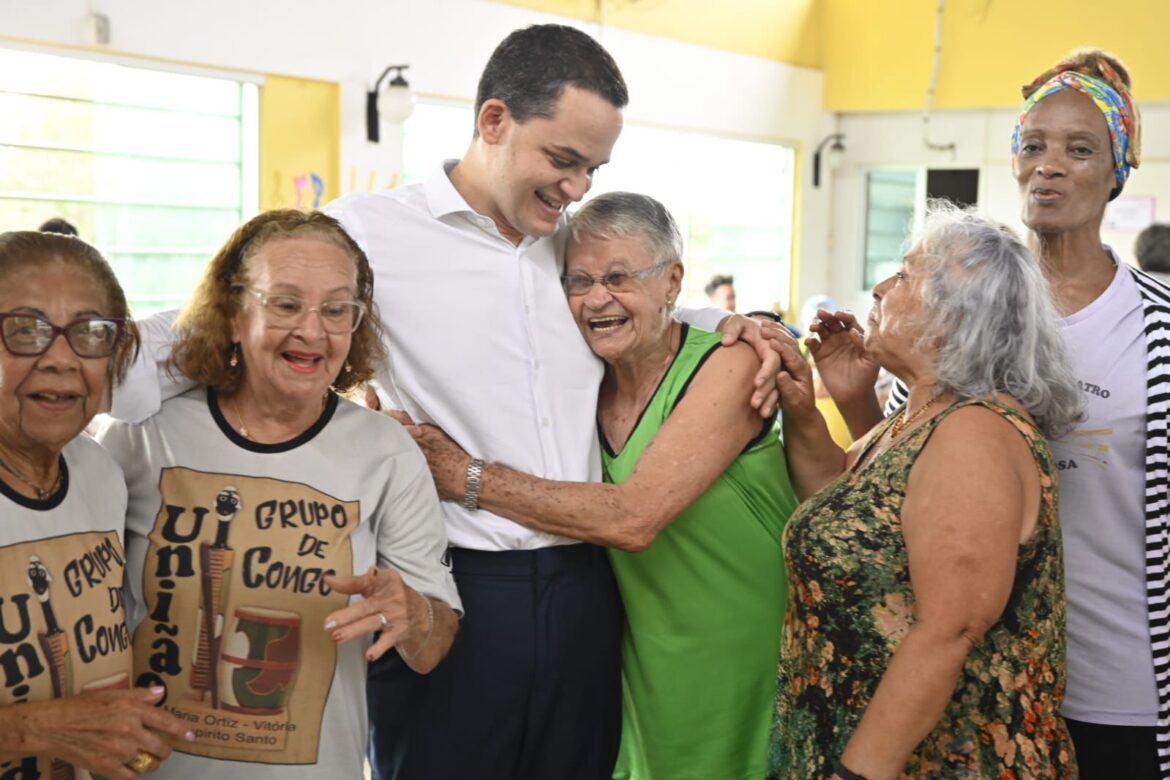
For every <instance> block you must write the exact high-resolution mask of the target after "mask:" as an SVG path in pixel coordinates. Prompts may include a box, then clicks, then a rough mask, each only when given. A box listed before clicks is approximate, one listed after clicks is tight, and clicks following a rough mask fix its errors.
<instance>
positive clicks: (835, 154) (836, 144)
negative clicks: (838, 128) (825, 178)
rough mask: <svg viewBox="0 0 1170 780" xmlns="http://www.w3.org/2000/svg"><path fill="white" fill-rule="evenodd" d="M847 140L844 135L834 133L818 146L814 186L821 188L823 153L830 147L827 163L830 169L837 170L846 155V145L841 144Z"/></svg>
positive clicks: (814, 154) (814, 153)
mask: <svg viewBox="0 0 1170 780" xmlns="http://www.w3.org/2000/svg"><path fill="white" fill-rule="evenodd" d="M843 140H845V134H844V133H833V134H831V135H827V136H825V140H823V141H821V142H820V143H819V144H817V150H816V151H815V152H813V186H814V187H819V186H821V152H823V151H824V150H825V147H826V146H829V144H832V146H829V151H828V152H827V153H826V154H825V158H826V159H825V163H826V165H828V167H829V168H836V167H837V166H838V165H840V164H841V158H842V157H843V156H844V155H845V144H843V143H841V142H842V141H843Z"/></svg>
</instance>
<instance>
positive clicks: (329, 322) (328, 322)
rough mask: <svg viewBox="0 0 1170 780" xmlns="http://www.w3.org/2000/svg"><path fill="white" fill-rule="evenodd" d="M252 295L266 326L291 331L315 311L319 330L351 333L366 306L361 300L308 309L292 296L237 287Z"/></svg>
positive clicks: (325, 304) (359, 320)
mask: <svg viewBox="0 0 1170 780" xmlns="http://www.w3.org/2000/svg"><path fill="white" fill-rule="evenodd" d="M237 286H238V287H239V288H240V289H241V290H243V291H244V292H246V293H248V294H249V295H251V296H253V297H254V298H255V299H256V300H257V301H259V302H260V305H261V306H263V307H264V319H265V320H266V321H267V322H268V324H269V325H275V326H277V327H281V328H291V327H294V326H296V325H298V324H300V323H301V322H302V321H303V320H304V319H305V317H306V316H308V314H309V312H313V311H315V312H317V315H318V316H319V317H320V318H321V327H322V328H324V329H325V332H326V333H332V334H334V335H339V334H344V333H353V332H354V331H355V330H357V328H358V325H360V324H361V321H362V315H363V314H365V313H366V305H365V304H364V303H362V302H361V301H325V302H324V303H322V304H321V305H320V306H309V305H308V304H307V303H306V302H305V300H304V299H303V298H298V297H297V296H295V295H273V294H272V293H268V292H265V291H264V290H257V289H255V288H253V287H244V286H243V285H237Z"/></svg>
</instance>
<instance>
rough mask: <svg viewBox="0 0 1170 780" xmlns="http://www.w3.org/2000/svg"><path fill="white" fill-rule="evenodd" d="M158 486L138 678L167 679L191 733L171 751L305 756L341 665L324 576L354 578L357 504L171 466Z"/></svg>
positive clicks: (285, 760) (268, 758)
mask: <svg viewBox="0 0 1170 780" xmlns="http://www.w3.org/2000/svg"><path fill="white" fill-rule="evenodd" d="M159 487H160V492H161V495H162V502H161V505H160V507H159V510H158V514H157V516H156V517H155V522H154V527H153V528H152V530H151V532H150V534H149V548H148V549H147V551H146V560H145V563H144V565H143V576H142V591H143V600H144V601H145V606H146V612H147V616H146V619H145V620H144V621H143V622H142V623H140V624H139V625H138V626H137V627H136V628H135V631H134V650H135V674H136V677H135V684H136V685H163V686H165V687H166V689H167V694H166V697H165V700H164V705H163V706H165V707H166V708H167V710H169V711H170V712H171V713H172V714H174V715H175V716H177V717H179V718H181V719H183V720H185V721H187V722H188V723H190V724H191V726H192V730H193V731H194V732H195V742H194V743H193V744H190V745H179V746H176V749H177V750H181V751H183V752H187V753H192V754H195V755H202V756H208V757H212V758H221V759H229V760H234V761H253V762H258V763H266V764H311V763H315V762H316V760H317V751H318V742H319V738H320V733H321V722H322V718H323V716H324V710H325V703H326V700H327V698H328V695H329V690H330V686H331V683H332V681H333V675H334V671H335V669H336V665H337V646H336V645H335V644H334V642H333V640H332V638H331V637H330V636H329V634H328V633H327V632H326V631H325V630H324V623H325V617H326V616H327V615H328V614H330V613H331V612H334V611H335V610H337V609H340V608H342V607H344V606H345V605H346V604H347V603H348V599H349V597H348V596H346V595H344V594H340V593H336V592H334V591H333V590H332V589H331V588H329V586H328V585H327V584H326V583H325V577H326V575H328V574H341V575H349V574H352V570H353V551H352V547H351V543H350V535H351V533H352V532H353V531H354V530H355V529H356V528H357V527H358V524H359V522H360V518H361V512H360V506H359V504H358V502H356V501H345V500H342V499H338V498H335V497H333V496H330V495H327V494H325V493H322V492H320V491H318V490H315V489H314V488H312V487H310V486H308V485H305V484H301V483H294V482H285V481H282V480H277V479H269V478H263V477H248V476H242V475H238V474H215V473H208V472H201V471H195V470H193V469H186V468H178V467H175V468H167V469H163V472H162V477H161V479H160V483H159ZM310 627H311V628H310ZM308 670H311V673H308Z"/></svg>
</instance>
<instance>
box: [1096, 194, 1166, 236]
mask: <svg viewBox="0 0 1170 780" xmlns="http://www.w3.org/2000/svg"><path fill="white" fill-rule="evenodd" d="M1154 205H1155V198H1154V196H1153V195H1119V196H1118V197H1117V198H1116V199H1115V200H1112V201H1110V202H1109V205H1108V206H1106V207H1105V223H1104V224H1103V225H1102V226H1101V228H1102V230H1106V231H1109V232H1111V233H1140V232H1141V231H1142V230H1144V229H1145V228H1147V227H1149V226H1150V225H1151V224H1153V222H1154Z"/></svg>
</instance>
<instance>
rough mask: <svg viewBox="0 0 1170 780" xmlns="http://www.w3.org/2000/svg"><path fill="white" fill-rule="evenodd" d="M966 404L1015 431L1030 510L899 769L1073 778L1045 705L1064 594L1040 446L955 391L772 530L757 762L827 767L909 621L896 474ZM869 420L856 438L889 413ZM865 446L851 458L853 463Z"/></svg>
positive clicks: (1060, 635) (1059, 688)
mask: <svg viewBox="0 0 1170 780" xmlns="http://www.w3.org/2000/svg"><path fill="white" fill-rule="evenodd" d="M971 404H979V405H982V406H985V407H987V408H989V409H992V410H993V411H995V412H997V413H999V414H1000V415H1002V416H1003V418H1004V419H1005V420H1007V421H1008V422H1009V423H1011V424H1012V425H1013V426H1014V427H1015V428H1016V429H1017V430H1018V431H1019V432H1020V434H1021V435H1023V436H1024V438H1025V439H1026V440H1027V441H1028V444H1029V446H1030V447H1031V449H1032V453H1033V455H1034V456H1035V459H1036V466H1037V468H1038V470H1039V472H1040V479H1041V502H1040V516H1039V522H1038V524H1037V526H1036V530H1035V533H1034V534H1033V535H1032V538H1031V539H1029V540H1028V541H1027V542H1026V543H1025V544H1022V545H1020V547H1019V556H1018V559H1017V563H1016V576H1015V581H1014V583H1013V585H1012V591H1011V595H1010V597H1009V599H1008V602H1007V605H1006V607H1005V608H1004V611H1003V614H1002V615H1001V616H1000V619H999V620H998V621H997V622H996V623H995V625H994V626H992V628H991V629H990V630H989V631H987V633H986V634H985V636H984V638H983V641H981V642H980V643H979V645H978V646H977V647H975V648H973V649H972V650H971V653H970V654H969V655H968V657H967V660H966V663H965V664H964V666H963V669H962V671H961V672H960V674H959V679H958V682H957V684H956V686H955V691H954V694H953V695H952V697H951V701H950V703H949V705H948V706H947V708H946V711H945V713H944V714H943V717H942V719H941V720H940V721H939V722H938V724H937V725H936V727H935V728H934V730H933V731H932V732H931V733H930V734H929V735H928V736H927V737H926V738H925V739H924V740H923V741H922V742H921V743H920V744H919V745H918V747H917V748H916V749H915V751H914V752H913V754H912V755H911V756H910V759H909V761H908V762H907V764H906V767H905V769H904V770H903V775H902V776H903V777H905V778H916V779H917V778H930V779H937V780H943V779H944V778H945V779H946V780H954V779H955V778H962V779H963V780H967V779H970V780H975V779H976V778H978V779H980V780H991V779H992V778H994V779H995V780H1012V779H1014V778H1021V779H1022V778H1071V777H1076V768H1075V763H1074V761H1073V757H1072V743H1071V742H1070V741H1069V737H1068V731H1067V729H1066V727H1065V724H1064V721H1063V719H1062V718H1061V717H1060V715H1059V709H1060V704H1061V701H1062V699H1063V697H1064V685H1065V667H1064V654H1065V633H1064V632H1065V597H1064V568H1063V561H1062V558H1061V541H1060V526H1059V523H1058V519H1057V513H1056V484H1055V477H1054V474H1055V467H1054V465H1053V461H1052V454H1051V452H1050V451H1049V449H1048V444H1047V442H1045V440H1044V437H1043V436H1042V434H1041V433H1040V432H1039V431H1038V430H1037V429H1036V428H1035V426H1034V425H1033V424H1032V423H1031V422H1030V421H1028V420H1027V419H1026V418H1024V417H1023V416H1022V415H1020V414H1019V413H1018V412H1016V411H1015V410H1013V409H1010V408H1008V407H1006V406H1002V405H1000V404H996V403H993V402H989V401H983V400H975V399H971V400H965V401H960V402H957V403H955V404H953V405H952V406H950V407H949V408H947V409H946V410H944V411H943V412H942V413H941V414H939V415H937V416H935V417H934V418H933V419H931V420H930V421H928V422H927V423H926V424H925V425H923V426H922V427H920V428H918V429H917V430H915V431H913V432H912V433H910V434H908V435H907V436H906V438H905V439H903V440H902V441H900V442H898V443H897V444H895V445H894V446H893V447H891V448H890V449H889V450H888V451H886V452H884V453H881V454H880V455H878V456H877V457H875V458H874V459H873V461H872V462H870V463H869V464H867V465H865V466H864V467H862V468H861V469H854V470H850V471H848V472H846V473H845V474H843V475H841V476H840V477H839V478H838V479H837V480H836V481H835V482H833V483H832V484H830V485H829V486H827V487H826V488H825V489H824V490H822V491H821V492H819V493H817V494H816V495H815V496H813V497H812V498H810V499H809V500H808V501H806V502H805V503H804V504H803V505H801V506H800V507H799V508H798V509H797V511H796V513H795V514H794V515H793V517H792V520H791V521H790V522H789V524H788V527H787V530H786V531H785V536H784V538H785V557H786V560H787V561H788V579H789V591H788V593H789V596H788V612H787V617H786V618H785V626H784V640H783V645H782V654H781V661H780V672H779V680H778V690H777V719H776V731H775V734H774V739H773V743H772V746H771V772H772V773H773V776H775V777H779V778H784V779H785V780H812V779H813V778H829V777H832V775H833V771H834V767H835V763H836V761H837V759H838V758H839V757H840V756H841V754H842V753H843V752H844V750H845V745H846V743H847V742H848V741H849V738H850V736H852V734H853V732H854V730H855V729H856V728H857V726H858V724H859V723H860V722H861V716H862V715H863V714H864V713H865V709H866V706H867V705H868V704H869V701H870V699H871V698H872V697H873V694H874V692H875V691H876V690H877V686H878V683H879V682H880V681H881V678H882V675H883V674H884V673H885V671H886V667H887V666H888V665H889V663H890V660H891V658H892V656H893V654H894V651H895V650H896V649H897V647H898V644H899V643H900V642H901V641H902V639H903V638H904V637H905V636H906V634H907V632H908V631H909V630H910V627H911V626H912V625H913V623H914V595H913V591H912V589H911V587H910V567H909V561H908V557H907V552H906V544H905V540H904V539H903V536H902V521H901V510H902V502H903V500H904V498H905V492H906V482H907V480H908V478H909V476H910V469H911V468H912V467H913V465H914V461H915V459H916V458H917V457H918V454H919V452H921V451H922V448H923V447H924V446H925V445H926V443H927V441H928V440H929V438H930V436H931V434H932V433H933V432H934V430H935V428H936V427H938V424H939V423H940V422H941V421H942V420H943V419H944V418H945V417H946V416H947V415H948V414H950V413H952V412H953V411H955V410H956V409H958V408H961V407H963V406H968V405H971ZM898 417H899V415H898V414H896V413H895V414H892V415H890V417H889V418H888V419H887V420H886V421H885V422H884V423H883V424H882V425H881V426H880V427H879V428H878V429H877V431H875V432H874V435H873V436H872V437H871V439H870V442H869V443H868V444H867V445H866V449H868V448H869V447H872V446H873V445H874V443H875V442H877V441H879V440H880V438H881V436H882V434H883V433H885V431H886V428H887V427H889V426H890V425H892V424H893V421H894V420H896V419H898ZM865 454H866V453H865V451H863V452H862V453H861V458H859V461H858V462H863V460H864V456H865Z"/></svg>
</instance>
